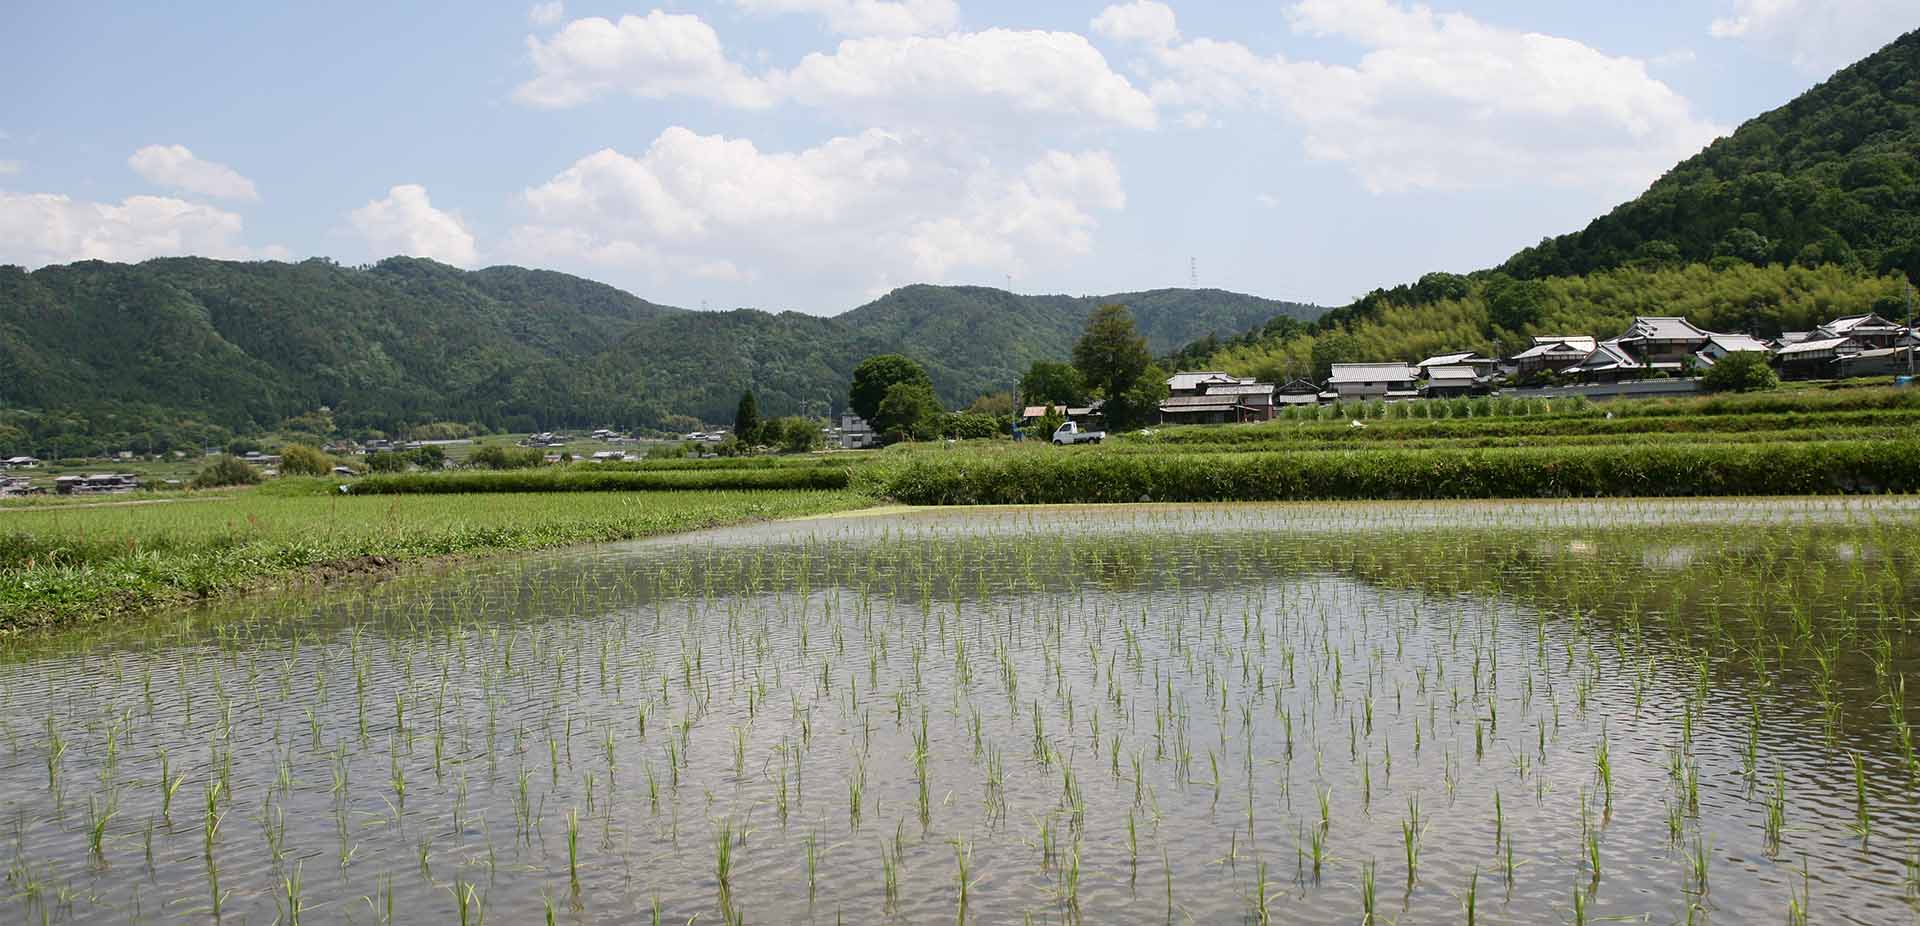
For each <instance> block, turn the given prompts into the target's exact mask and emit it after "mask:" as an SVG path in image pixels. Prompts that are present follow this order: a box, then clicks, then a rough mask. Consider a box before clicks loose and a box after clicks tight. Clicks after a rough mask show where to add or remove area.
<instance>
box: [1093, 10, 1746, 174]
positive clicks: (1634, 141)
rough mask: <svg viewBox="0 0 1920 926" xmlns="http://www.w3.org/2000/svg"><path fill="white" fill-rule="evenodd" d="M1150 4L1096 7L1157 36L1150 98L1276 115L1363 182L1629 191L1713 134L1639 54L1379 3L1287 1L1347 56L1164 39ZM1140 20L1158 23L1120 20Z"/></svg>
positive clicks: (1296, 18) (1111, 26)
mask: <svg viewBox="0 0 1920 926" xmlns="http://www.w3.org/2000/svg"><path fill="white" fill-rule="evenodd" d="M1156 6H1158V5H1156V4H1152V3H1135V4H1133V5H1132V6H1131V7H1119V8H1110V9H1109V10H1108V12H1107V13H1103V14H1101V19H1099V20H1096V23H1099V22H1103V21H1104V22H1105V23H1106V25H1105V28H1106V29H1107V30H1109V31H1116V30H1117V31H1118V32H1120V33H1121V34H1129V35H1134V36H1145V37H1146V39H1152V38H1153V37H1156V36H1157V37H1161V38H1164V39H1165V41H1162V42H1161V43H1160V44H1157V45H1151V44H1150V45H1149V46H1148V59H1149V61H1150V62H1151V65H1150V67H1151V68H1152V70H1153V71H1154V73H1155V75H1156V79H1155V80H1154V81H1153V83H1152V88H1151V89H1152V93H1153V96H1154V99H1155V101H1156V102H1158V103H1160V104H1161V105H1163V106H1168V107H1175V108H1184V109H1186V110H1188V112H1189V116H1190V115H1191V113H1192V112H1194V111H1198V112H1203V113H1211V112H1221V111H1224V112H1236V111H1242V112H1274V113H1279V114H1281V115H1283V116H1285V117H1287V118H1289V119H1291V120H1292V121H1294V122H1295V123H1297V124H1298V125H1300V126H1301V127H1302V128H1303V129H1304V130H1305V133H1306V136H1305V147H1306V150H1307V152H1308V154H1309V155H1310V156H1312V157H1315V158H1319V159H1323V160H1328V161H1335V162H1339V163H1342V164H1345V165H1346V166H1347V167H1348V168H1349V169H1350V170H1352V171H1353V172H1354V173H1356V174H1357V175H1358V176H1359V178H1360V179H1361V182H1362V183H1363V184H1364V185H1365V186H1366V187H1367V188H1368V189H1370V190H1372V191H1374V192H1402V191H1409V190H1422V189H1459V188H1468V187H1474V186H1485V185H1504V184H1511V183H1513V182H1515V180H1516V178H1518V179H1531V180H1537V181H1542V182H1546V183H1549V184H1554V185H1569V186H1596V187H1603V188H1605V189H1606V190H1608V191H1609V192H1610V193H1621V192H1629V191H1633V190H1636V189H1639V188H1641V187H1644V186H1645V185H1646V184H1647V183H1649V182H1651V181H1652V180H1653V179H1654V178H1656V177H1658V176H1659V175H1660V173H1661V172H1662V171H1664V170H1665V169H1666V168H1668V167H1671V166H1672V165H1673V164H1674V162H1676V161H1678V160H1680V159H1682V158H1684V157H1686V156H1688V155H1691V154H1693V153H1695V152H1697V151H1698V150H1699V149H1700V148H1701V147H1702V146H1704V145H1705V144H1706V143H1707V142H1709V141H1711V140H1712V139H1713V138H1714V137H1716V136H1717V135H1719V134H1721V133H1722V132H1723V131H1724V130H1723V129H1722V128H1720V127H1718V126H1715V125H1713V124H1711V123H1709V122H1707V121H1705V120H1703V119H1700V118H1699V117H1697V116H1695V115H1694V114H1693V112H1692V109H1691V107H1690V106H1689V104H1688V103H1687V101H1686V100H1685V99H1684V98H1682V97H1681V96H1680V95H1679V94H1677V93H1675V92H1674V91H1673V89H1672V88H1670V87H1668V86H1667V85H1666V84H1664V83H1662V82H1660V81H1658V80H1655V79H1654V78H1652V77H1651V76H1649V74H1648V73H1647V66H1646V63H1645V62H1642V61H1639V60H1636V59H1632V58H1624V57H1614V56H1609V55H1606V54H1603V53H1601V52H1599V51H1597V50H1595V49H1593V48H1590V47H1588V46H1586V45H1583V44H1581V43H1579V42H1576V41H1573V40H1571V39H1566V38H1560V37H1557V36H1550V35H1541V34H1538V33H1520V32H1512V31H1508V30H1503V29H1498V28H1495V27H1491V26H1487V25H1485V24H1482V23H1480V22H1478V21H1476V20H1474V19H1472V18H1471V17H1468V16H1466V15H1463V14H1457V13H1436V12H1434V11H1433V10H1431V9H1429V8H1427V7H1424V6H1404V5H1402V4H1400V3H1397V2H1391V0H1302V2H1297V3H1295V4H1293V5H1292V6H1291V7H1290V8H1289V15H1290V17H1291V19H1292V22H1293V28H1294V30H1295V31H1296V32H1298V33H1301V34H1304V35H1308V36H1316V37H1334V38H1339V39H1343V40H1345V41H1347V42H1351V43H1354V44H1358V45H1360V46H1362V47H1363V48H1364V49H1365V51H1364V53H1363V54H1362V56H1361V58H1360V60H1359V62H1358V63H1357V64H1356V65H1354V66H1351V67H1349V66H1340V65H1329V64H1324V63H1320V62H1314V61H1292V60H1288V59H1286V58H1284V57H1281V56H1278V55H1272V56H1265V55H1260V54H1258V53H1255V52H1254V51H1252V50H1251V49H1248V48H1247V47H1246V46H1244V45H1241V44H1239V43H1237V42H1225V41H1217V40H1213V39H1206V38H1197V39H1191V40H1186V41H1180V40H1178V39H1174V38H1165V37H1167V36H1177V35H1178V32H1177V28H1176V26H1175V25H1174V24H1173V23H1172V22H1170V21H1165V18H1166V17H1167V16H1170V15H1171V11H1170V10H1164V8H1161V9H1158V10H1151V15H1149V14H1148V13H1147V12H1142V11H1143V10H1147V9H1149V8H1153V7H1156ZM1114 9H1120V10H1130V11H1131V12H1128V13H1126V14H1124V15H1123V14H1119V13H1114ZM1109 14H1112V15H1109ZM1156 17H1157V20H1156ZM1143 21H1160V25H1159V26H1156V27H1153V28H1151V29H1149V28H1145V27H1129V26H1127V25H1125V24H1127V23H1134V24H1137V23H1139V22H1143ZM1140 40H1142V39H1138V38H1137V39H1136V41H1140Z"/></svg>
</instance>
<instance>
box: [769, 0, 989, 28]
mask: <svg viewBox="0 0 1920 926" xmlns="http://www.w3.org/2000/svg"><path fill="white" fill-rule="evenodd" d="M734 5H735V6H738V7H740V8H741V9H743V10H746V11H748V12H751V13H806V14H811V15H814V16H818V17H820V18H822V19H824V20H826V23H827V28H829V29H832V30H833V31H834V32H837V33H840V34H841V35H924V34H928V33H938V32H947V31H949V30H951V29H953V27H954V26H955V25H956V24H957V23H959V21H960V7H959V5H958V4H956V3H955V2H954V0H734Z"/></svg>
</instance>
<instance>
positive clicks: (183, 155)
mask: <svg viewBox="0 0 1920 926" xmlns="http://www.w3.org/2000/svg"><path fill="white" fill-rule="evenodd" d="M127 166H128V167H131V168H133V171H134V173H137V174H139V175H140V176H141V177H142V178H144V179H145V180H146V181H147V182H148V183H153V184H158V185H160V186H164V187H170V188H172V189H176V190H184V191H186V192H188V193H199V194H200V195H202V196H212V197H215V198H217V199H238V200H245V201H248V202H253V201H255V200H258V199H259V198H260V194H259V192H258V191H256V190H255V189H254V188H253V181H251V180H248V179H247V178H245V177H242V176H240V172H239V171H237V170H234V169H233V168H231V167H228V166H227V165H225V164H217V163H215V162H213V161H203V160H201V159H200V158H198V157H195V156H194V154H193V152H192V151H189V150H187V146H185V145H148V146H146V147H145V148H141V149H140V150H138V151H135V152H134V153H133V154H132V156H130V157H128V158H127Z"/></svg>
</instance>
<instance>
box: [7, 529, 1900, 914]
mask: <svg viewBox="0 0 1920 926" xmlns="http://www.w3.org/2000/svg"><path fill="white" fill-rule="evenodd" d="M1917 544H1920V504H1917V503H1915V502H1913V501H1907V500H1856V501H1837V500H1791V501H1764V500H1756V501H1740V502H1661V503H1631V502H1629V503H1599V502H1594V503H1519V504H1468V505H1352V506H1233V507H1218V508H1206V507H1191V508H1174V507H1140V508H1115V509H1042V510H1020V511H998V510H982V511H966V510H961V511H932V512H905V513H900V512H895V513H888V514H886V515H884V516H865V517H861V516H856V517H841V518H827V519H820V520H811V521H802V522H789V523H782V524H774V525H762V526H758V527H750V528H741V529H734V530H727V531H717V532H710V533H705V534H698V535H689V536H685V537H679V538H670V539H666V540H659V541H649V542H642V543H635V544H628V545H622V546H617V547H609V548H601V549H594V550H586V551H571V552H567V553H563V554H554V555H544V556H537V557H526V558H518V559H512V560H503V561H494V562H489V563H484V564H480V565H476V566H468V567H462V568H458V569H454V570H447V571H441V572H437V573H433V574H422V575H414V576H410V577H407V578H404V579H400V580H396V581H392V582H387V583H384V584H379V585H365V586H355V587H344V588H335V589H332V590H330V591H327V592H325V593H320V594H314V593H304V594H286V595H281V596H277V597H273V598H263V599H253V600H248V601H245V602H240V603H232V602H229V603H227V604H224V605H222V606H220V607H219V608H217V609H210V610H207V611H204V612H200V613H192V614H182V615H175V616H170V617H167V618H162V619H158V620H155V621H153V622H151V623H147V624H143V625H141V626H140V627H138V628H135V629H127V630H120V631H116V632H113V633H105V634H103V633H91V634H76V635H70V636H67V637H63V638H57V639H52V640H42V641H35V642H32V643H29V644H23V645H18V646H16V648H15V649H14V650H13V651H11V652H9V653H7V654H6V657H5V659H4V661H3V662H0V813H3V814H4V816H0V858H4V864H5V865H6V877H5V891H6V893H7V897H6V898H5V900H4V906H0V910H3V911H4V913H3V914H0V916H4V919H5V921H7V922H31V923H40V922H46V923H56V922H57V923H65V922H84V923H105V922H113V923H120V922H135V923H138V922H155V923H159V922H168V923H171V922H211V921H220V922H232V923H256V924H268V923H297V922H300V921H303V920H304V921H308V922H328V923H337V922H351V923H366V924H384V923H450V924H480V923H485V922H489V921H491V922H497V923H530V922H532V923H537V922H558V923H584V922H596V923H634V922H642V923H645V922H662V923H667V922H671V923H675V924H684V923H689V922H703V923H705V922H713V923H720V922H747V923H821V924H824V923H873V922H915V923H921V922H973V923H1024V922H1034V923H1072V922H1087V923H1134V922H1137V923H1148V922H1169V921H1171V922H1180V923H1184V922H1197V923H1264V922H1269V921H1276V920H1277V921H1281V922H1289V923H1341V924H1351V923H1364V922H1368V921H1369V918H1371V922H1374V923H1409V924H1411V923H1460V922H1485V923H1547V922H1565V923H1581V922H1593V923H1598V922H1625V921H1631V922H1649V923H1687V922H1696V923H1706V922H1723V923H1749V922H1788V923H1794V922H1820V923H1903V922H1911V921H1913V920H1914V919H1915V916H1916V910H1920V899H1917V898H1920V803H1917V802H1916V790H1915V789H1916V786H1917V785H1920V778H1916V776H1917V775H1920V760H1917V757H1916V755H1915V752H1914V744H1913V731H1912V728H1911V726H1910V721H1909V720H1908V717H1907V712H1908V710H1909V709H1910V708H1912V707H1913V706H1914V705H1913V703H1912V701H1911V699H1910V696H1909V694H1908V693H1907V690H1906V676H1907V675H1908V674H1911V673H1914V672H1915V671H1916V663H1915V659H1916V656H1920V646H1917V645H1916V644H1917V641H1920V623H1916V619H1917V618H1920V613H1917V612H1916V603H1917V602H1916V597H1917V596H1920V571H1917V570H1920V551H1917V547H1916V545H1917Z"/></svg>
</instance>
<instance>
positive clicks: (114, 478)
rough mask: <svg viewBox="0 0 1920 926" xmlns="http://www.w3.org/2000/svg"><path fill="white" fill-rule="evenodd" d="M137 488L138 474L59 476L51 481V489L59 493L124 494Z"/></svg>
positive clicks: (138, 484) (138, 485) (138, 486)
mask: <svg viewBox="0 0 1920 926" xmlns="http://www.w3.org/2000/svg"><path fill="white" fill-rule="evenodd" d="M139 488H140V478H139V477H138V476H131V475H126V474H123V473H97V474H94V475H91V476H61V477H59V478H57V479H55V480H54V481H53V491H54V492H55V493H57V494H60V495H124V494H126V493H128V492H133V491H136V490H138V489H139Z"/></svg>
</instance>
